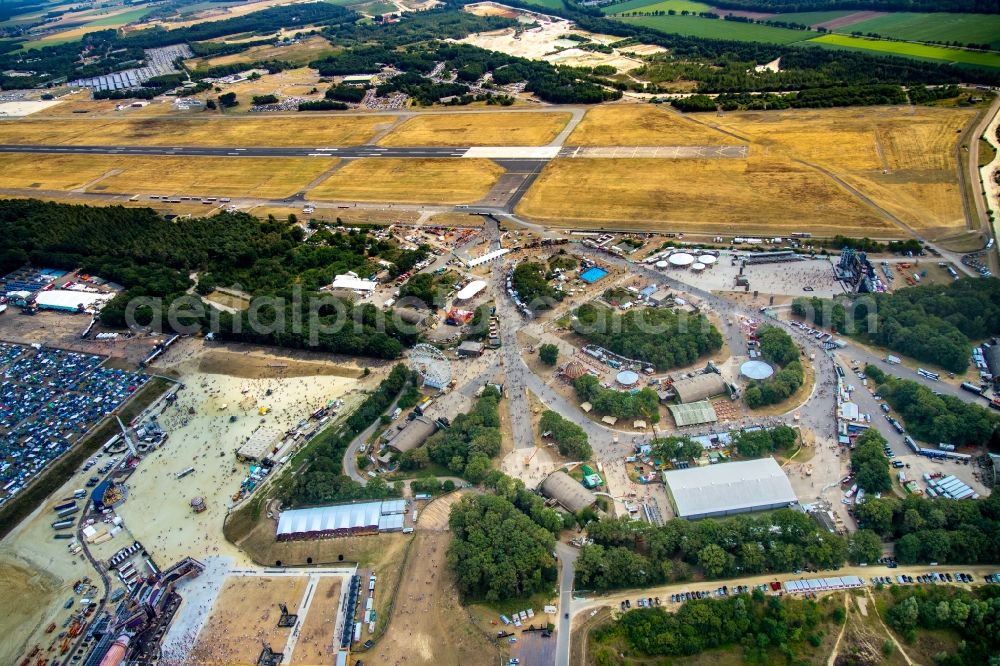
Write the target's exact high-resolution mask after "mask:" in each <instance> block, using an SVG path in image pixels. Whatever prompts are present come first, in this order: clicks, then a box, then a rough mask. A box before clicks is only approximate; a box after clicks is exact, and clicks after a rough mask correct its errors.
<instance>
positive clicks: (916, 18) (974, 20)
mask: <svg viewBox="0 0 1000 666" xmlns="http://www.w3.org/2000/svg"><path fill="white" fill-rule="evenodd" d="M837 32H863V33H869V32H874V33H875V34H878V35H882V36H883V37H892V38H893V39H906V40H914V41H918V42H958V43H960V44H989V45H990V46H992V47H993V48H1000V15H997V14H944V13H934V14H915V13H910V12H895V13H892V14H888V15H886V16H880V17H878V18H873V19H870V20H868V21H861V22H860V23H853V24H851V25H848V26H844V27H843V28H838V29H837Z"/></svg>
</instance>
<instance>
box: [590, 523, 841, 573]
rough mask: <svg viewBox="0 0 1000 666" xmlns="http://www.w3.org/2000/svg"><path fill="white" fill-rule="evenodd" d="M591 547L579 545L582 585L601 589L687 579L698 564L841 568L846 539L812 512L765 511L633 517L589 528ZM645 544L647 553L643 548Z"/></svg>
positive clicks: (726, 569) (718, 569) (739, 568)
mask: <svg viewBox="0 0 1000 666" xmlns="http://www.w3.org/2000/svg"><path fill="white" fill-rule="evenodd" d="M587 536H589V537H590V538H591V539H593V540H594V544H593V545H588V546H584V547H583V548H581V549H580V557H579V559H578V560H577V562H576V579H575V580H576V581H577V582H576V585H577V587H579V588H583V589H594V590H598V591H602V590H609V589H615V588H624V587H644V586H648V585H657V584H661V583H665V582H674V581H683V580H688V579H689V578H690V577H691V576H692V574H693V571H694V570H695V568H697V569H700V570H701V571H703V572H704V573H705V575H706V576H707V577H709V578H719V577H726V576H733V575H736V574H737V573H740V574H742V575H754V574H760V573H764V572H774V573H777V572H782V571H792V570H794V569H801V568H803V567H805V566H807V565H813V566H816V567H819V568H822V569H828V568H832V567H835V566H840V565H841V564H842V563H843V562H844V561H845V560H846V559H847V554H848V546H849V543H848V539H845V538H844V537H841V536H838V535H836V534H830V533H829V532H827V531H826V530H824V529H821V528H820V527H819V525H818V524H817V523H816V522H815V521H814V520H813V519H812V518H811V517H810V516H808V515H807V514H805V513H802V512H801V511H795V510H791V509H781V510H778V511H772V512H769V513H764V514H748V515H744V516H737V517H733V518H723V519H718V520H716V519H705V520H699V521H695V522H691V521H687V520H671V521H668V522H667V523H666V525H664V526H663V527H653V526H652V525H649V524H647V523H638V522H636V521H633V520H630V519H629V518H627V517H625V518H620V519H604V520H601V521H600V522H596V523H590V524H589V525H588V526H587ZM640 544H641V545H642V552H640Z"/></svg>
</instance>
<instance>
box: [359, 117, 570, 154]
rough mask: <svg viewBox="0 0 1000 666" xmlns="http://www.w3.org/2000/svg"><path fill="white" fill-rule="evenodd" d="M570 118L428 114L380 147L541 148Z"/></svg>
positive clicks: (398, 130) (404, 126) (394, 133)
mask: <svg viewBox="0 0 1000 666" xmlns="http://www.w3.org/2000/svg"><path fill="white" fill-rule="evenodd" d="M570 117H571V115H570V114H569V113H564V112H556V113H541V112H540V113H531V112H523V113H522V112H507V113H504V112H499V113H496V112H483V113H450V114H440V113H435V114H428V115H425V116H417V117H416V118H412V119H410V120H407V121H406V122H404V123H403V124H402V125H400V126H399V127H397V128H396V129H394V130H393V131H392V132H391V133H389V135H388V136H386V137H385V138H383V139H382V140H381V141H379V145H380V146H543V145H545V144H547V143H549V142H550V141H552V140H553V139H555V138H556V136H557V135H558V134H559V132H560V131H562V129H563V128H564V127H566V123H568V122H569V119H570Z"/></svg>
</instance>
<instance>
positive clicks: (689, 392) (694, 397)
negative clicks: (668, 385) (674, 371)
mask: <svg viewBox="0 0 1000 666" xmlns="http://www.w3.org/2000/svg"><path fill="white" fill-rule="evenodd" d="M673 389H674V392H675V393H676V394H677V398H678V400H680V401H681V402H698V401H699V400H704V399H705V398H711V397H712V396H716V395H721V394H723V393H728V391H729V387H728V386H726V380H725V379H723V378H722V375H718V374H716V373H714V372H705V373H703V374H700V375H695V376H694V377H690V378H688V379H679V380H677V381H676V382H674V384H673Z"/></svg>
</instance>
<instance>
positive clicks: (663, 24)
mask: <svg viewBox="0 0 1000 666" xmlns="http://www.w3.org/2000/svg"><path fill="white" fill-rule="evenodd" d="M619 20H621V21H623V22H625V23H631V24H633V25H641V26H645V27H647V28H653V29H654V30H661V31H663V32H669V33H674V34H678V35H687V36H690V37H707V38H709V39H732V40H737V41H742V42H763V43H767V44H791V43H793V42H801V41H803V40H806V39H809V38H810V37H811V36H812V35H814V34H815V33H812V32H809V31H807V30H786V29H785V28H772V27H770V26H767V25H758V24H756V23H740V22H738V21H723V20H722V19H706V18H701V17H700V16H637V17H620V18H619Z"/></svg>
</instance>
